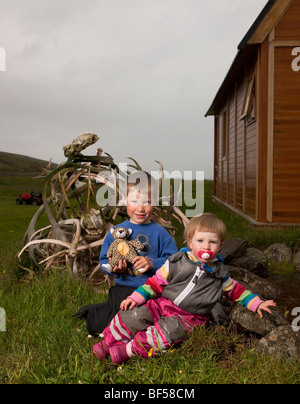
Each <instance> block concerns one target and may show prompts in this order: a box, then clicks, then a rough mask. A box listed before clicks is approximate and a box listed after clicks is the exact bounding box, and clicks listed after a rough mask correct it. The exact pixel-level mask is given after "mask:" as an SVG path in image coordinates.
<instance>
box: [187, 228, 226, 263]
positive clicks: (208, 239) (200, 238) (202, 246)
mask: <svg viewBox="0 0 300 404" xmlns="http://www.w3.org/2000/svg"><path fill="white" fill-rule="evenodd" d="M223 244H224V243H223V242H222V241H221V240H220V237H219V235H218V234H217V233H208V232H200V231H195V233H194V236H193V238H192V239H191V240H190V241H189V243H188V247H189V249H190V250H191V251H192V253H193V255H194V257H195V258H196V259H197V260H199V261H200V262H201V263H202V264H205V263H207V262H210V261H212V260H213V259H214V258H215V257H216V256H217V254H218V253H219V251H220V249H221V247H222V245H223ZM199 251H211V252H212V253H213V256H212V257H210V258H208V259H202V258H199V256H198V253H199Z"/></svg>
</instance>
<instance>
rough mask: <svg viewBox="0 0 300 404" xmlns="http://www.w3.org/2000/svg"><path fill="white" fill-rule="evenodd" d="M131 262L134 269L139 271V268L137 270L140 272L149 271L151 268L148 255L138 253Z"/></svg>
mask: <svg viewBox="0 0 300 404" xmlns="http://www.w3.org/2000/svg"><path fill="white" fill-rule="evenodd" d="M132 263H133V266H134V269H135V270H136V271H139V269H140V270H141V271H139V272H140V274H143V273H145V272H147V271H150V270H151V269H152V268H153V262H152V261H151V260H150V259H149V258H148V257H143V256H140V255H139V256H138V257H135V258H134V260H133V261H132Z"/></svg>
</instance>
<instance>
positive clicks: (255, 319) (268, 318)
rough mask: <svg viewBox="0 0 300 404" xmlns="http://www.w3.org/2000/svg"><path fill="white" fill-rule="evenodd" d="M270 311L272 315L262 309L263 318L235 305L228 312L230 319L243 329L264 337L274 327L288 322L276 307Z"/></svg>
mask: <svg viewBox="0 0 300 404" xmlns="http://www.w3.org/2000/svg"><path fill="white" fill-rule="evenodd" d="M271 311H272V315H271V314H269V313H267V312H265V311H263V318H260V317H259V315H258V314H257V313H253V312H252V311H250V310H248V309H246V308H245V307H243V306H241V305H235V306H234V308H233V310H232V312H231V314H230V320H231V322H233V323H235V324H236V325H238V326H239V327H241V328H242V329H243V330H245V331H248V332H251V333H255V334H259V335H261V336H262V337H264V336H266V335H267V334H268V333H269V332H271V331H272V330H273V329H274V328H277V327H279V326H281V325H288V324H289V322H288V321H287V319H286V318H285V317H284V315H283V313H282V312H281V310H280V309H279V308H278V307H272V308H271Z"/></svg>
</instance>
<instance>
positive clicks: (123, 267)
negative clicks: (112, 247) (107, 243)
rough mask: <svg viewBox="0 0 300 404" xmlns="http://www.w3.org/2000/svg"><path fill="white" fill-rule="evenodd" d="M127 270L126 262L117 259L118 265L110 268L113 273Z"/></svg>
mask: <svg viewBox="0 0 300 404" xmlns="http://www.w3.org/2000/svg"><path fill="white" fill-rule="evenodd" d="M126 270H127V262H126V261H121V260H120V261H119V265H117V266H115V267H114V269H113V270H112V271H113V273H115V274H123V273H124V272H125V271H126Z"/></svg>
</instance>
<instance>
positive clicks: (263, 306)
mask: <svg viewBox="0 0 300 404" xmlns="http://www.w3.org/2000/svg"><path fill="white" fill-rule="evenodd" d="M276 306H277V303H275V302H274V301H273V300H267V301H266V302H263V303H261V304H260V305H259V306H258V309H257V313H258V315H259V317H260V318H263V314H262V310H264V311H267V312H268V313H270V314H272V312H271V310H270V309H269V308H268V307H276Z"/></svg>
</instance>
